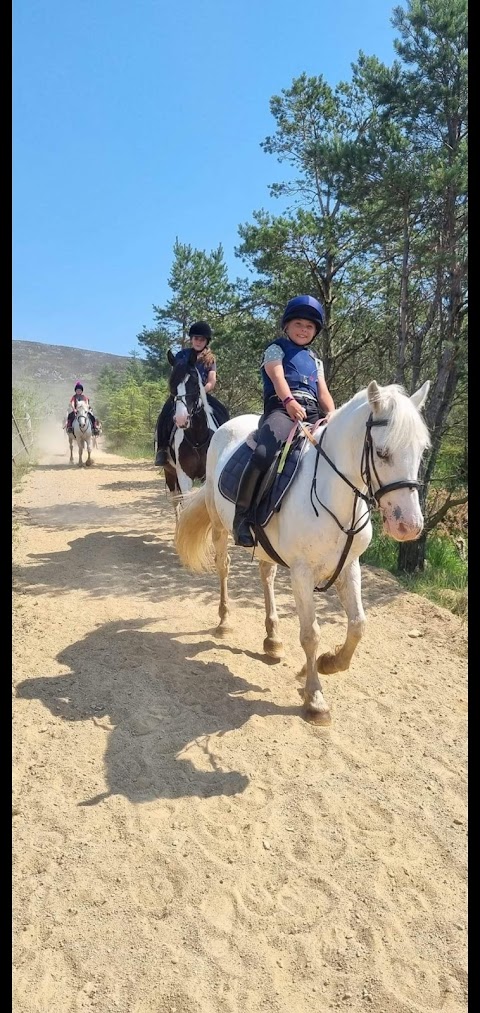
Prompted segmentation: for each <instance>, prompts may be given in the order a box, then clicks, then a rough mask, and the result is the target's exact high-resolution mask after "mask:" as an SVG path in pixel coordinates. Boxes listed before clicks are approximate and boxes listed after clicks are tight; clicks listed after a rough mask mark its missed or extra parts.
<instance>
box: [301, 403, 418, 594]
mask: <svg viewBox="0 0 480 1013" xmlns="http://www.w3.org/2000/svg"><path fill="white" fill-rule="evenodd" d="M386 425H387V421H386V419H379V420H378V421H377V420H374V418H373V414H372V413H370V415H369V417H368V419H367V422H366V432H365V439H364V441H363V451H362V461H361V475H362V479H363V481H364V482H365V485H366V487H367V492H366V493H365V492H361V491H360V489H357V487H356V485H353V482H350V480H349V479H348V478H347V477H346V475H342V472H341V471H339V470H338V468H337V467H336V465H335V464H334V463H333V461H332V460H331V458H330V457H329V456H328V454H326V453H325V451H324V449H323V447H322V443H323V440H324V438H325V433H326V431H327V426H324V429H323V432H322V435H321V436H320V439H319V441H318V443H317V446H316V451H317V459H316V461H315V471H314V473H313V480H312V488H311V490H310V500H311V504H312V506H313V509H314V511H315V514H316V516H317V517H318V510H317V508H316V506H315V503H314V502H313V497H314V496H315V498H316V500H317V503H319V504H320V506H322V507H323V509H324V510H326V511H327V513H329V514H330V516H331V517H333V519H334V521H335V523H336V524H338V526H339V528H340V530H341V531H343V533H344V534H345V535H346V536H347V541H346V544H345V547H344V549H343V552H342V555H341V556H340V559H339V562H338V565H337V567H336V570H335V573H334V574H333V577H331V578H330V580H328V581H327V583H326V584H324V585H323V587H316V588H315V591H326V590H327V588H329V587H331V585H332V584H333V583H334V581H335V580H336V579H337V577H338V575H339V573H340V571H341V569H342V567H343V564H344V562H345V560H346V558H347V556H348V553H349V551H350V546H351V544H352V542H353V539H354V536H355V535H357V534H358V533H359V532H360V531H363V528H364V527H366V525H367V524H368V522H369V520H370V510H371V509H374V508H376V507H378V506H379V504H380V499H381V497H382V496H385V494H386V493H387V492H391V491H392V489H420V487H421V485H422V483H421V482H413V481H412V480H411V479H400V480H399V481H398V482H389V483H388V485H382V483H381V481H380V478H379V476H378V472H377V469H376V467H375V462H374V460H373V443H372V428H373V426H386ZM320 455H322V457H324V458H325V460H326V461H328V463H329V465H330V467H331V468H333V470H334V471H335V472H336V473H337V475H339V476H340V478H342V479H343V481H344V482H346V483H347V485H349V486H350V488H351V489H353V492H354V493H355V495H354V498H353V512H352V523H351V525H350V527H349V528H344V527H343V524H340V521H339V520H338V517H335V514H334V513H333V512H332V510H330V509H329V508H328V507H327V506H325V503H322V501H321V500H320V499H319V497H318V494H317V468H318V462H319V459H320ZM372 471H373V474H374V476H375V479H376V481H377V483H378V488H377V489H374V488H373V482H372ZM359 499H363V501H364V502H365V503H366V505H367V509H366V512H365V513H364V514H362V516H361V517H359V519H358V521H355V514H356V511H357V503H358V500H359ZM361 522H362V523H361Z"/></svg>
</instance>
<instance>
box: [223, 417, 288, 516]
mask: <svg viewBox="0 0 480 1013" xmlns="http://www.w3.org/2000/svg"><path fill="white" fill-rule="evenodd" d="M305 450H306V440H305V439H304V438H302V437H300V438H298V437H297V439H295V440H294V442H293V443H292V446H291V447H290V450H289V452H288V454H287V458H286V461H285V464H284V467H283V469H282V471H281V472H280V474H278V472H277V470H276V467H275V468H272V469H271V472H270V473H269V475H267V479H270V481H267V484H266V485H265V483H262V486H261V488H260V491H259V494H258V496H257V500H256V502H255V503H254V504H252V506H254V508H255V523H256V524H259V525H260V526H261V527H262V528H264V527H265V526H266V525H267V524H268V522H269V520H270V518H271V517H272V515H273V513H274V512H275V511H278V510H280V506H281V502H282V499H283V497H284V495H285V493H286V492H287V489H289V488H290V485H291V483H292V481H293V478H294V476H295V472H296V470H297V468H298V465H299V464H300V461H301V458H302V456H303V453H304V451H305ZM252 454H253V450H252V449H251V447H249V446H248V445H247V444H246V443H241V444H240V446H239V447H238V448H237V450H236V451H235V453H233V454H232V456H231V458H230V459H229V460H228V461H227V463H226V465H225V467H224V468H223V470H222V471H221V473H220V477H219V479H218V488H219V490H220V492H221V494H222V496H225V499H228V500H230V503H236V501H237V495H238V487H239V484H240V479H241V477H242V475H243V472H244V470H245V467H246V465H247V464H248V462H249V460H250V458H251V456H252ZM280 457H281V450H280V451H279V452H278V455H277V463H278V459H279V458H280Z"/></svg>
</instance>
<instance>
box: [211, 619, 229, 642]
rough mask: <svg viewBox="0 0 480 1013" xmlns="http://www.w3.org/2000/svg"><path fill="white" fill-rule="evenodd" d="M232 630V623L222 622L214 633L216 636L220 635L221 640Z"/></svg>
mask: <svg viewBox="0 0 480 1013" xmlns="http://www.w3.org/2000/svg"><path fill="white" fill-rule="evenodd" d="M232 630H233V626H231V625H230V623H222V624H221V625H220V626H217V627H216V629H214V631H213V635H214V637H218V638H219V640H221V639H222V637H226V636H228V634H229V633H231V632H232Z"/></svg>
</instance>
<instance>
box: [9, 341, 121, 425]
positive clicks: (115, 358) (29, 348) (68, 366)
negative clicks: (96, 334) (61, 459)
mask: <svg viewBox="0 0 480 1013" xmlns="http://www.w3.org/2000/svg"><path fill="white" fill-rule="evenodd" d="M129 362H131V359H130V357H129V356H127V355H111V354H110V352H90V351H88V350H87V349H86V348H67V347H66V346H65V345H44V344H43V343H42V342H40V341H20V340H14V341H12V386H13V387H16V386H25V387H28V388H29V389H31V388H32V387H35V386H37V385H38V384H41V387H42V390H44V391H45V393H46V395H47V397H48V399H49V401H50V405H51V407H52V409H53V411H54V412H55V414H58V415H59V416H61V417H62V418H63V416H64V414H65V410H66V407H67V404H68V401H69V399H70V397H71V396H72V394H73V388H74V384H75V381H76V380H80V382H81V383H83V385H84V387H85V393H86V394H88V395H89V397H90V398H91V400H92V405H93V407H94V408H95V395H96V391H97V381H98V377H99V374H100V373H101V371H102V370H103V369H105V367H106V366H110V367H111V368H112V369H115V370H117V371H118V372H123V371H124V370H125V369H126V368H127V366H128V364H129Z"/></svg>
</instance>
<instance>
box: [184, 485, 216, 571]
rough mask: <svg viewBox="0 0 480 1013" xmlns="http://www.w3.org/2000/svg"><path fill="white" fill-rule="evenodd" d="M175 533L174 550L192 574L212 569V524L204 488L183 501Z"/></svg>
mask: <svg viewBox="0 0 480 1013" xmlns="http://www.w3.org/2000/svg"><path fill="white" fill-rule="evenodd" d="M183 502H184V504H185V505H184V506H183V507H182V509H181V511H180V516H179V518H178V521H177V528H176V531H175V548H176V550H177V552H178V555H179V557H180V560H181V562H182V563H183V565H184V566H185V567H186V569H187V570H191V571H192V572H193V573H203V572H205V571H207V572H208V571H211V570H213V569H214V553H213V542H212V522H211V520H210V515H209V513H208V510H207V503H206V497H205V486H202V487H201V488H200V489H197V491H196V492H194V494H193V496H191V497H189V498H188V499H186V500H184V501H183Z"/></svg>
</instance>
